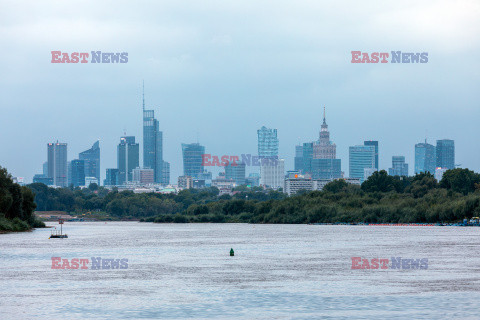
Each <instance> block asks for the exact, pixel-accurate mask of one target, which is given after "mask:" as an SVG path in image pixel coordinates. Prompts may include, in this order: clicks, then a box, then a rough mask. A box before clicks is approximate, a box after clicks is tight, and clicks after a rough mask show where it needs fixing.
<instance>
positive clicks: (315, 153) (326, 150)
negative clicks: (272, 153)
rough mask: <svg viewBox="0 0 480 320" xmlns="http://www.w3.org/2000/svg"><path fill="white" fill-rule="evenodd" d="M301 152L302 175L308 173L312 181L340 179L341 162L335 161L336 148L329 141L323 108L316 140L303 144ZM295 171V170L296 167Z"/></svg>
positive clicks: (339, 160)
mask: <svg viewBox="0 0 480 320" xmlns="http://www.w3.org/2000/svg"><path fill="white" fill-rule="evenodd" d="M302 151H303V155H302V164H303V167H302V173H304V174H307V173H308V174H310V175H311V176H312V178H314V179H337V178H341V176H342V171H341V170H342V169H341V166H342V161H341V159H337V146H336V145H335V143H333V142H332V141H330V132H329V131H328V125H327V119H326V116H325V107H324V108H323V123H322V125H321V129H320V134H319V138H318V140H317V141H315V142H307V143H304V144H303V147H302ZM296 166H297V163H296ZM295 169H296V170H297V167H295Z"/></svg>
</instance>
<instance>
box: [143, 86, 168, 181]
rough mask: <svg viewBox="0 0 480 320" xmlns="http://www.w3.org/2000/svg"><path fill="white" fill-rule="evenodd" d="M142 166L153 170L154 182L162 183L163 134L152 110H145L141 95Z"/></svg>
mask: <svg viewBox="0 0 480 320" xmlns="http://www.w3.org/2000/svg"><path fill="white" fill-rule="evenodd" d="M143 166H144V167H145V168H150V169H153V171H154V180H155V182H157V183H163V182H164V181H165V179H163V169H164V164H163V132H162V131H160V130H159V124H158V120H157V119H155V112H154V110H145V93H143Z"/></svg>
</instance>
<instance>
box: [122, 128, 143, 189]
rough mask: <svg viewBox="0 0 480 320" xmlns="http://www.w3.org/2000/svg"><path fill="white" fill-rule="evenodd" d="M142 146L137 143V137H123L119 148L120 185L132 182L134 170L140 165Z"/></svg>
mask: <svg viewBox="0 0 480 320" xmlns="http://www.w3.org/2000/svg"><path fill="white" fill-rule="evenodd" d="M139 152H140V146H139V145H138V143H135V137H133V136H128V137H121V138H120V143H119V144H118V146H117V166H118V184H119V185H122V184H125V183H126V182H129V181H132V172H133V169H135V168H137V167H138V164H139Z"/></svg>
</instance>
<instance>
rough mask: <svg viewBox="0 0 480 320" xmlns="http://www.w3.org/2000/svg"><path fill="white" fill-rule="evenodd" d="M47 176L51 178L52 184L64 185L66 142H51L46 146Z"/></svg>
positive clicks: (66, 177) (65, 181) (65, 177)
mask: <svg viewBox="0 0 480 320" xmlns="http://www.w3.org/2000/svg"><path fill="white" fill-rule="evenodd" d="M47 149H48V150H47V158H48V177H49V178H51V179H53V185H54V186H57V187H66V186H67V182H68V180H67V179H68V176H67V144H66V143H59V142H58V141H57V142H53V143H49V144H48V147H47Z"/></svg>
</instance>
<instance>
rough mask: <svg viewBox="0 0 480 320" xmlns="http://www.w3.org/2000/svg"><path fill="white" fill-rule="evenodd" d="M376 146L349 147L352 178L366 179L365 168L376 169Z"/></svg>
mask: <svg viewBox="0 0 480 320" xmlns="http://www.w3.org/2000/svg"><path fill="white" fill-rule="evenodd" d="M375 154H376V152H375V146H373V145H368V146H365V145H363V146H352V147H350V148H349V160H350V162H349V169H350V178H355V179H360V182H363V181H364V180H365V169H366V168H369V169H376V167H375Z"/></svg>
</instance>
